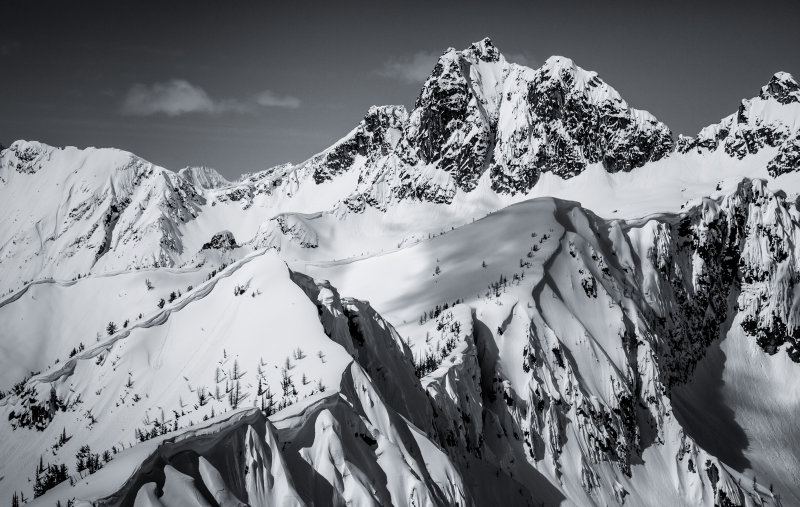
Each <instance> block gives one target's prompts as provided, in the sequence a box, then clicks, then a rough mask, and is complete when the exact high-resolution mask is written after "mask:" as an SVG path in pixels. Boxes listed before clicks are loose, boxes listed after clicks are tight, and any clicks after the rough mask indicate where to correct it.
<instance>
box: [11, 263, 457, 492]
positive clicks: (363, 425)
mask: <svg viewBox="0 0 800 507" xmlns="http://www.w3.org/2000/svg"><path fill="white" fill-rule="evenodd" d="M125 276H126V275H115V276H112V277H106V278H112V279H113V278H119V277H125ZM86 281H87V282H88V281H89V280H86ZM167 281H168V279H162V280H160V282H159V283H166V282H167ZM118 283H119V284H120V285H122V286H126V285H127V280H125V279H122V280H119V281H118ZM76 287H78V286H77V284H76V285H72V286H69V287H66V288H65V290H70V289H72V290H75V288H76ZM145 290H146V289H145ZM153 310H154V311H150V312H148V313H147V314H145V315H144V316H143V318H142V319H138V320H136V321H135V322H132V323H131V324H129V326H128V327H127V328H124V329H121V330H120V331H119V332H117V333H115V334H113V335H111V336H109V337H107V338H105V339H103V340H101V341H99V342H97V343H92V344H91V345H89V346H88V347H87V348H86V349H85V350H82V351H80V352H79V353H77V354H76V355H75V356H74V357H72V358H69V359H68V360H67V358H66V357H65V358H64V361H62V362H60V363H59V364H56V365H54V366H52V367H50V368H49V369H47V370H45V371H44V372H42V373H41V374H39V375H36V376H34V377H32V378H31V379H29V380H28V381H27V382H24V383H20V384H19V385H18V386H15V388H14V389H13V390H12V391H11V392H10V393H7V395H6V396H5V397H4V398H3V399H2V400H0V410H1V411H2V412H3V413H4V420H6V419H7V420H8V424H4V425H3V428H2V430H1V431H2V435H3V438H2V439H0V441H1V442H2V443H0V445H1V446H2V452H3V454H4V456H6V457H8V459H6V460H4V463H3V464H2V469H0V475H2V476H3V477H4V480H3V481H2V482H0V490H1V492H0V495H2V496H4V497H11V495H12V492H14V491H23V492H24V493H25V496H26V497H31V496H32V493H33V492H32V491H31V490H30V488H31V486H32V484H31V483H29V481H28V479H29V478H30V479H31V482H32V483H37V482H44V483H46V482H47V481H48V480H49V479H48V477H49V476H48V474H49V473H50V472H49V467H50V465H54V466H60V465H61V464H64V465H67V467H68V468H67V471H66V473H68V474H69V475H70V476H71V477H72V478H73V479H74V480H76V481H77V483H79V484H82V483H83V482H84V481H82V480H80V478H81V477H87V475H88V474H87V470H81V469H79V468H73V463H74V460H75V456H76V455H77V454H78V451H79V450H80V447H81V446H83V445H88V446H90V448H91V450H90V451H87V452H88V455H89V456H92V455H93V453H92V450H93V451H94V453H96V454H97V455H98V457H97V458H96V459H97V460H100V459H102V460H104V461H107V460H112V458H114V456H115V455H116V454H117V452H119V451H122V450H123V449H126V448H129V447H131V446H132V445H133V443H135V442H137V441H141V442H145V441H148V440H149V439H151V438H155V437H157V436H159V435H162V434H165V433H168V432H172V431H176V430H179V429H184V428H190V427H192V426H194V425H196V424H200V423H202V422H203V421H205V420H206V419H208V418H211V419H214V416H215V415H216V414H220V413H222V412H224V411H228V410H236V409H241V408H243V407H256V408H258V409H259V410H262V411H264V413H267V414H271V413H273V412H275V411H277V410H281V409H284V408H286V407H288V406H290V405H293V404H295V403H299V402H301V401H302V405H301V406H302V408H298V412H296V413H297V414H298V415H297V416H296V417H295V416H293V417H295V419H296V420H294V422H292V423H291V424H290V423H286V422H285V420H286V418H287V417H289V414H293V413H295V412H286V411H283V412H280V414H282V415H281V418H282V419H279V420H278V426H279V428H281V431H282V432H285V433H286V435H288V436H281V435H283V434H282V433H279V434H277V436H275V435H273V436H272V437H269V438H268V437H267V436H266V434H265V433H264V423H263V419H262V422H261V423H260V424H261V427H260V429H258V428H257V429H256V433H255V434H251V433H249V432H248V433H247V435H244V436H245V437H246V440H245V444H244V447H242V448H245V447H246V448H247V449H249V451H248V452H250V453H251V454H250V455H252V453H256V454H257V456H256V455H252V456H253V457H252V460H254V462H256V464H255V465H253V467H255V468H252V467H251V472H252V473H253V475H250V476H248V477H244V476H243V475H242V473H243V472H242V469H241V468H229V469H224V468H223V469H222V470H220V468H219V467H220V466H221V465H220V462H219V461H213V460H211V457H207V459H208V460H211V461H210V462H211V463H212V464H213V463H217V466H216V467H215V468H216V469H217V471H219V472H220V473H223V474H225V475H224V477H223V479H219V478H215V477H216V475H215V474H214V472H213V469H212V468H209V467H208V466H206V465H204V466H205V467H206V468H207V470H206V471H205V472H198V473H201V475H202V474H203V473H205V474H206V475H208V474H211V475H212V476H213V477H212V478H211V479H207V478H206V479H204V481H206V482H205V484H206V487H209V488H210V487H211V484H209V483H208V481H218V480H222V482H223V483H224V484H226V485H227V486H228V487H229V488H230V489H231V491H232V494H233V495H234V496H236V497H237V498H240V499H242V501H248V502H250V503H252V504H254V505H258V504H261V505H264V503H263V502H265V501H266V500H264V498H266V497H263V495H265V494H267V493H265V492H264V488H267V489H269V488H272V486H271V485H269V486H268V483H269V481H268V480H266V479H261V480H256V478H255V477H256V474H262V475H263V474H265V473H266V472H264V471H263V470H262V469H260V468H259V467H260V466H262V465H261V462H262V461H263V459H264V458H263V456H264V455H265V453H267V454H269V452H268V451H265V450H263V447H264V446H272V447H274V446H275V440H274V438H279V441H280V442H281V446H282V448H283V450H284V452H287V453H288V454H286V459H287V462H288V463H289V465H288V468H286V467H284V466H283V465H281V467H283V469H282V471H281V473H283V474H284V475H286V476H287V477H289V479H290V478H291V476H293V475H300V476H301V477H302V478H303V480H304V481H305V480H310V479H313V477H316V474H320V476H321V477H324V478H325V479H314V480H317V481H322V482H321V483H320V488H322V489H320V490H319V491H311V490H303V491H301V492H300V498H301V499H302V501H303V502H310V503H311V502H314V501H319V498H322V496H320V495H325V494H327V495H328V497H327V498H329V499H332V501H333V502H334V503H337V502H339V501H342V502H345V501H348V500H351V499H353V498H362V499H364V500H369V499H370V498H373V499H375V500H376V501H378V502H379V503H386V501H387V499H389V498H391V501H392V503H393V504H395V505H405V504H409V505H410V504H415V505H420V504H425V505H451V504H454V503H462V504H463V503H465V502H466V500H465V499H466V498H469V497H470V493H469V492H468V491H466V490H465V487H464V486H463V485H462V483H461V480H460V478H459V474H458V472H457V471H456V469H455V468H453V466H452V465H451V464H450V462H449V459H448V458H447V457H445V456H444V455H443V454H442V453H441V451H438V450H437V449H436V445H435V444H434V443H431V442H429V441H428V437H426V435H427V434H431V433H432V431H431V426H430V424H431V420H432V412H431V411H432V409H431V406H430V405H429V403H428V400H427V398H426V395H425V392H424V390H423V388H422V387H421V385H420V384H419V380H418V379H417V377H416V376H415V375H414V371H413V365H412V363H411V360H410V352H409V351H408V349H407V347H406V346H405V344H404V343H403V342H402V341H401V340H400V338H399V336H398V335H397V334H396V333H395V332H394V330H393V329H392V328H391V326H390V325H389V324H388V323H386V322H385V321H384V320H383V319H381V318H380V316H378V315H376V314H375V313H374V311H372V310H371V309H370V307H369V306H368V305H367V304H365V303H362V302H360V301H357V300H352V299H347V298H340V297H339V295H338V293H337V292H336V291H335V289H333V288H332V287H331V286H330V285H328V284H326V283H324V282H321V283H317V282H314V281H313V280H312V279H310V278H308V277H305V276H304V275H301V274H298V273H292V272H290V271H289V270H287V269H286V267H285V265H284V264H283V263H282V262H281V261H280V260H279V259H278V258H277V256H276V255H275V253H274V252H271V251H260V252H256V253H255V254H253V255H250V256H248V257H246V258H244V259H243V260H241V261H238V262H237V263H235V264H233V265H231V266H229V267H228V268H226V269H225V270H223V271H221V272H219V273H217V274H216V275H215V276H213V277H211V278H210V279H209V280H208V281H205V282H203V283H202V284H199V285H198V286H197V287H196V288H194V289H192V290H191V291H188V292H186V293H184V294H183V295H182V296H181V297H179V298H177V299H176V300H175V301H173V302H170V303H167V304H166V305H165V306H164V307H163V309H159V308H156V307H154V308H153ZM54 318H58V319H60V321H61V322H63V323H64V324H66V326H65V327H67V328H71V327H73V326H74V322H73V321H75V320H77V319H79V318H80V317H79V316H74V315H69V314H67V315H56V316H54ZM165 386H168V388H166V389H165V388H164V387H165ZM331 414H335V417H334V415H331ZM248 417H250V420H251V422H252V417H255V416H248ZM262 417H263V416H262ZM281 421H284V422H281ZM252 424H255V423H252ZM252 424H251V425H252ZM412 424H413V425H414V426H411V425H412ZM332 428H333V429H332ZM345 428H347V429H345ZM353 428H357V429H358V431H357V432H356V434H355V438H353V436H351V433H350V431H351V429H353ZM417 428H419V429H417ZM226 431H227V430H226ZM268 431H272V430H269V429H268ZM62 432H63V436H62ZM212 433H213V436H210V437H208V438H209V439H211V440H213V441H215V442H222V441H225V440H226V438H228V437H227V436H225V434H224V433H225V432H224V431H222V430H219V431H216V432H212ZM219 433H222V434H221V435H220V434H219ZM239 437H242V435H241V434H239ZM180 438H181V439H182V438H188V437H180ZM270 438H273V440H270ZM265 439H266V440H265ZM179 440H180V439H179ZM418 441H419V443H418ZM376 444H377V446H376ZM187 445H188V447H191V448H193V449H195V451H196V450H197V447H199V448H201V449H202V448H205V445H206V444H200V443H197V444H191V445H189V444H187ZM226 445H227V444H224V443H221V444H220V446H221V450H217V451H214V453H216V454H214V453H212V454H214V456H216V459H219V460H222V463H223V464H224V463H233V462H235V461H236V460H238V459H239V457H238V455H237V454H236V453H234V452H230V450H229V448H228V447H226ZM240 445H241V444H240ZM287 446H289V447H287ZM292 446H293V447H292ZM337 449H338V451H337ZM421 449H424V450H425V452H422V450H421ZM106 451H107V454H106ZM148 452H149V451H148ZM176 452H178V451H176ZM226 453H227V454H226ZM337 453H338V454H337ZM341 453H344V458H343V460H344V461H342V457H340V456H339V454H341ZM133 454H134V457H133V458H123V459H125V460H126V461H127V460H129V459H130V460H133V464H131V463H128V465H127V468H123V469H122V470H123V471H122V472H114V475H113V477H115V479H113V480H111V481H110V482H104V481H103V480H101V479H98V481H100V484H101V485H102V484H106V485H107V486H108V487H109V488H111V489H110V490H109V489H103V490H102V491H101V490H98V489H97V484H96V483H95V481H94V480H89V481H88V482H89V484H90V486H89V488H88V489H86V488H83V486H81V488H83V489H81V488H78V489H76V490H74V491H73V489H71V488H69V487H68V486H66V484H64V485H62V486H61V487H60V488H59V489H56V490H54V491H53V492H52V494H51V496H49V498H50V499H51V500H52V501H53V502H54V501H55V499H54V498H60V499H61V500H62V501H64V500H65V499H66V498H71V497H73V496H76V495H78V494H82V493H81V492H82V491H85V492H86V494H91V495H95V494H97V495H100V494H112V493H114V488H117V487H122V482H124V481H125V480H126V477H127V476H128V475H130V474H132V473H133V470H132V469H131V466H134V467H136V466H138V465H135V463H137V460H139V461H138V462H139V463H151V462H152V460H151V461H147V460H145V461H141V451H134V452H133ZM179 454H180V456H179V457H177V458H175V459H176V460H177V461H178V462H179V463H183V465H180V466H179V465H177V464H176V465H174V466H172V465H171V466H172V469H170V468H168V467H166V468H165V466H164V465H163V464H162V465H158V463H160V462H159V461H158V459H156V461H155V463H156V464H152V465H147V464H143V465H141V467H139V469H140V472H137V473H138V474H139V475H138V476H136V477H134V478H133V479H131V480H132V481H134V485H135V484H139V486H136V487H135V488H134V489H132V490H126V491H128V492H127V493H120V494H122V495H123V496H125V495H132V496H131V498H133V497H135V496H136V495H138V494H141V495H145V496H147V495H150V496H152V493H153V491H154V490H150V489H148V488H149V486H146V483H147V482H149V480H151V479H152V480H155V481H156V482H157V483H158V491H159V492H161V491H163V492H164V494H165V495H167V498H168V497H169V495H172V494H175V495H178V497H184V496H185V495H190V494H191V495H196V493H190V491H193V490H192V488H191V487H189V485H187V484H189V483H190V482H191V481H190V480H189V479H186V478H185V477H184V476H182V475H180V473H183V474H184V475H185V474H186V473H187V472H186V470H187V469H185V468H182V466H188V467H190V470H195V471H197V470H198V469H197V468H196V467H197V466H200V465H198V464H197V461H194V462H192V463H194V464H193V465H192V464H191V463H188V464H187V463H186V462H185V461H182V460H185V459H188V458H187V457H186V456H185V453H183V454H181V453H179ZM101 456H102V457H101ZM123 456H125V455H123ZM161 456H162V457H164V458H166V456H164V455H163V453H162V454H161ZM259 456H262V457H259ZM428 456H433V457H434V458H435V459H430V461H426V460H425V457H428ZM40 457H41V459H42V460H44V461H43V462H47V465H46V469H47V470H48V471H44V472H42V471H39V470H38V469H37V464H38V463H39V461H40ZM154 459H155V458H154ZM248 459H249V458H248ZM189 461H190V462H191V459H189ZM248 463H249V461H248ZM95 466H96V465H90V466H89V469H88V471H89V472H93V471H94V470H93V469H92V467H95ZM154 466H155V467H158V466H161V468H160V469H158V470H152V467H154ZM204 466H200V469H204V468H203V467H204ZM237 466H238V465H237ZM242 466H243V467H245V465H244V464H242ZM247 466H249V465H247ZM309 466H310V467H311V468H310V469H309ZM142 467H144V468H142ZM176 467H177V468H176ZM191 467H195V468H191ZM173 469H174V470H173ZM141 470H145V471H141ZM147 470H151V471H149V472H148V471H147ZM159 470H160V471H159ZM181 470H182V471H183V472H181ZM314 471H315V472H314ZM179 472H180V473H179ZM237 473H238V474H239V475H238V476H237V475H236V474H237ZM119 474H122V475H119ZM126 474H128V475H126ZM142 474H149V475H147V477H148V478H149V479H148V480H147V481H146V480H144V478H143V476H142ZM164 474H166V477H167V478H168V480H167V483H166V485H165V483H164V482H163V477H164ZM309 474H311V475H309ZM331 474H334V475H336V474H344V476H345V477H352V478H347V479H346V480H345V481H344V482H336V481H334V480H333V476H332V475H331ZM190 475H191V474H190ZM273 475H274V474H273ZM338 476H339V477H341V475H338ZM99 477H102V476H99ZM382 477H389V478H391V480H390V481H389V483H388V484H386V486H385V487H384V488H381V487H377V486H375V485H376V484H379V483H380V482H381V481H382V480H383V481H385V479H381V478H382ZM195 479H197V476H195ZM289 479H287V480H289ZM137 481H140V482H137ZM160 481H161V482H160ZM247 481H250V482H247ZM265 481H266V482H265ZM326 481H333V482H332V487H333V489H331V486H330V485H329V486H328V487H327V489H326V488H324V487H323V483H326ZM244 482H247V487H246V488H243V487H242V485H243V483H244ZM140 486H141V487H140ZM251 486H252V487H251ZM130 487H132V486H130ZM376 487H377V489H375V488H376ZM141 488H144V489H141ZM176 488H177V489H176ZM180 488H183V490H181V489H180ZM186 488H188V489H186ZM253 488H255V489H253ZM101 489H102V488H101ZM140 489H141V491H140ZM34 491H35V489H34ZM131 491H132V492H131ZM326 492H327V493H326ZM159 494H160V493H159ZM259 495H262V496H259ZM200 496H202V495H200ZM45 498H48V497H44V498H43V501H44V499H45ZM143 498H144V497H143ZM259 498H261V500H258V499H259ZM337 498H338V499H339V500H336V499H337ZM315 499H316V500H315ZM163 501H164V502H166V503H167V504H168V502H167V501H166V500H163ZM173 501H177V500H175V499H173ZM179 502H182V500H181V501H179ZM154 504H155V505H158V503H157V502H156V503H154Z"/></svg>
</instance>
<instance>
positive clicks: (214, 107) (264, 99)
mask: <svg viewBox="0 0 800 507" xmlns="http://www.w3.org/2000/svg"><path fill="white" fill-rule="evenodd" d="M299 106H300V100H299V99H297V98H296V97H290V96H285V97H282V96H279V95H276V94H275V93H273V92H271V91H269V90H265V91H263V92H261V93H259V94H257V95H256V96H254V97H252V98H250V99H248V100H239V99H230V98H229V99H213V98H212V97H211V96H210V95H209V94H208V93H207V92H206V91H205V90H204V89H203V88H201V87H200V86H197V85H193V84H192V83H190V82H188V81H186V80H184V79H173V80H171V81H167V82H164V83H153V84H152V85H149V86H148V85H145V84H135V85H133V86H131V88H130V89H129V90H128V93H127V94H126V95H125V98H124V100H123V101H122V108H121V111H122V114H124V115H128V116H152V115H157V114H165V115H167V116H180V115H184V114H192V113H201V114H223V113H240V114H241V113H254V112H256V111H257V110H258V109H259V107H291V108H296V107H299Z"/></svg>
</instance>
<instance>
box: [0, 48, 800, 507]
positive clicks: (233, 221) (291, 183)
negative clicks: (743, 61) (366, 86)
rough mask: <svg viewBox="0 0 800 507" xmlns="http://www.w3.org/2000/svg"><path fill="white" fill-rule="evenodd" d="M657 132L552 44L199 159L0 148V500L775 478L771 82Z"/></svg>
mask: <svg viewBox="0 0 800 507" xmlns="http://www.w3.org/2000/svg"><path fill="white" fill-rule="evenodd" d="M731 110H733V111H735V112H734V113H733V114H731V115H730V116H728V117H726V118H723V119H721V120H720V121H719V122H718V123H715V124H711V125H709V126H708V127H706V128H704V129H702V130H701V131H700V132H699V133H697V134H696V135H694V136H692V137H688V136H684V135H680V136H677V138H676V137H673V133H672V132H671V131H670V129H669V128H668V127H667V126H666V125H664V124H663V123H661V122H659V121H658V120H657V119H656V118H655V117H654V116H653V115H651V114H650V113H648V112H646V111H643V110H639V109H634V108H632V107H630V106H629V105H628V104H627V103H626V102H625V101H624V100H623V99H622V97H621V96H620V95H619V93H617V92H616V91H615V90H614V89H613V88H612V87H611V86H609V85H608V84H606V83H605V82H604V81H602V80H601V79H600V77H599V76H598V75H597V74H596V73H595V72H590V71H586V70H584V69H582V68H580V67H578V66H577V65H576V64H575V63H573V62H572V61H571V60H569V59H567V58H563V57H556V56H554V57H551V58H549V59H548V60H547V61H546V62H545V63H544V64H543V65H542V66H541V67H539V68H537V69H531V68H527V67H524V66H521V65H518V64H515V63H510V62H508V61H507V60H506V59H505V57H504V56H503V55H502V54H501V53H500V51H499V50H498V49H497V48H496V47H495V46H494V45H493V44H492V42H491V41H490V40H489V39H484V40H482V41H479V42H476V43H474V44H472V45H471V46H470V47H469V48H467V49H465V50H462V51H458V50H455V49H452V48H451V49H448V50H447V51H445V52H444V53H443V54H442V56H441V57H440V58H439V60H438V61H437V62H436V64H435V66H434V68H433V69H432V71H431V74H430V76H429V77H428V78H427V79H426V80H425V82H424V84H423V86H422V89H421V91H420V93H419V96H418V97H417V99H416V101H415V103H414V107H413V108H412V109H411V110H407V109H406V108H405V107H404V106H373V107H371V108H370V109H369V110H368V111H367V112H366V114H365V115H364V118H363V120H362V121H360V122H359V123H358V125H356V126H355V128H353V129H352V130H351V131H350V132H349V133H347V135H345V136H344V137H343V138H342V139H340V140H339V141H337V142H336V143H335V144H334V145H332V146H331V147H330V148H328V149H326V150H324V151H323V152H321V153H318V154H316V155H313V156H311V157H310V158H309V159H307V160H305V161H303V162H300V163H296V164H284V165H280V166H276V167H273V168H269V169H266V170H263V171H260V172H256V173H253V174H247V175H244V176H242V177H241V178H239V179H238V180H236V181H228V180H226V179H225V178H224V177H222V176H221V175H220V174H219V173H217V172H216V171H215V170H214V169H211V168H207V167H187V168H184V169H181V170H180V171H178V172H172V171H170V170H167V169H164V168H161V167H158V166H156V165H153V164H151V163H150V162H147V161H145V160H143V159H141V158H139V157H137V156H135V155H133V154H130V153H127V152H123V151H119V150H115V149H95V148H87V149H83V150H81V149H77V148H72V147H65V148H57V147H51V146H47V145H45V144H42V143H39V142H35V141H16V142H14V143H13V144H12V145H11V146H10V147H9V148H7V149H3V150H2V151H0V212H1V213H2V216H3V218H4V220H3V222H2V223H0V351H2V354H0V357H2V361H3V363H2V366H3V368H0V437H2V438H0V452H2V455H3V456H4V459H3V460H0V498H3V499H5V500H4V501H7V502H11V503H12V504H14V502H15V499H16V502H19V503H25V502H28V503H30V504H31V505H57V504H59V503H60V505H98V506H100V505H134V506H164V507H170V506H179V505H180V506H183V505H197V506H238V505H253V506H267V505H288V506H306V505H308V506H311V505H317V506H321V505H398V506H412V505H413V506H423V505H424V506H440V505H441V506H451V505H459V506H484V505H499V504H505V505H531V506H540V505H548V506H549V505H597V506H601V505H637V506H638V505H687V506H688V505H703V506H709V507H710V506H742V507H744V506H760V505H775V506H778V505H783V506H788V505H800V488H798V486H797V485H798V484H800V441H798V432H797V426H796V424H795V420H796V416H797V413H798V410H800V380H798V379H800V375H798V373H800V296H798V294H800V293H798V290H797V287H798V281H799V280H800V271H798V270H799V269H800V268H798V266H800V247H799V246H798V245H800V208H799V207H798V202H800V200H798V196H800V171H798V170H799V169H800V86H798V84H797V82H796V81H795V80H794V79H793V78H792V77H791V76H790V75H789V74H787V73H785V72H778V73H776V74H775V75H774V76H773V77H772V78H771V79H769V81H768V82H767V83H766V84H765V85H764V86H763V87H762V88H761V90H760V91H759V92H758V94H757V95H756V96H754V97H753V98H751V99H745V100H742V102H741V103H740V104H739V105H738V109H737V105H736V104H732V107H731Z"/></svg>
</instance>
